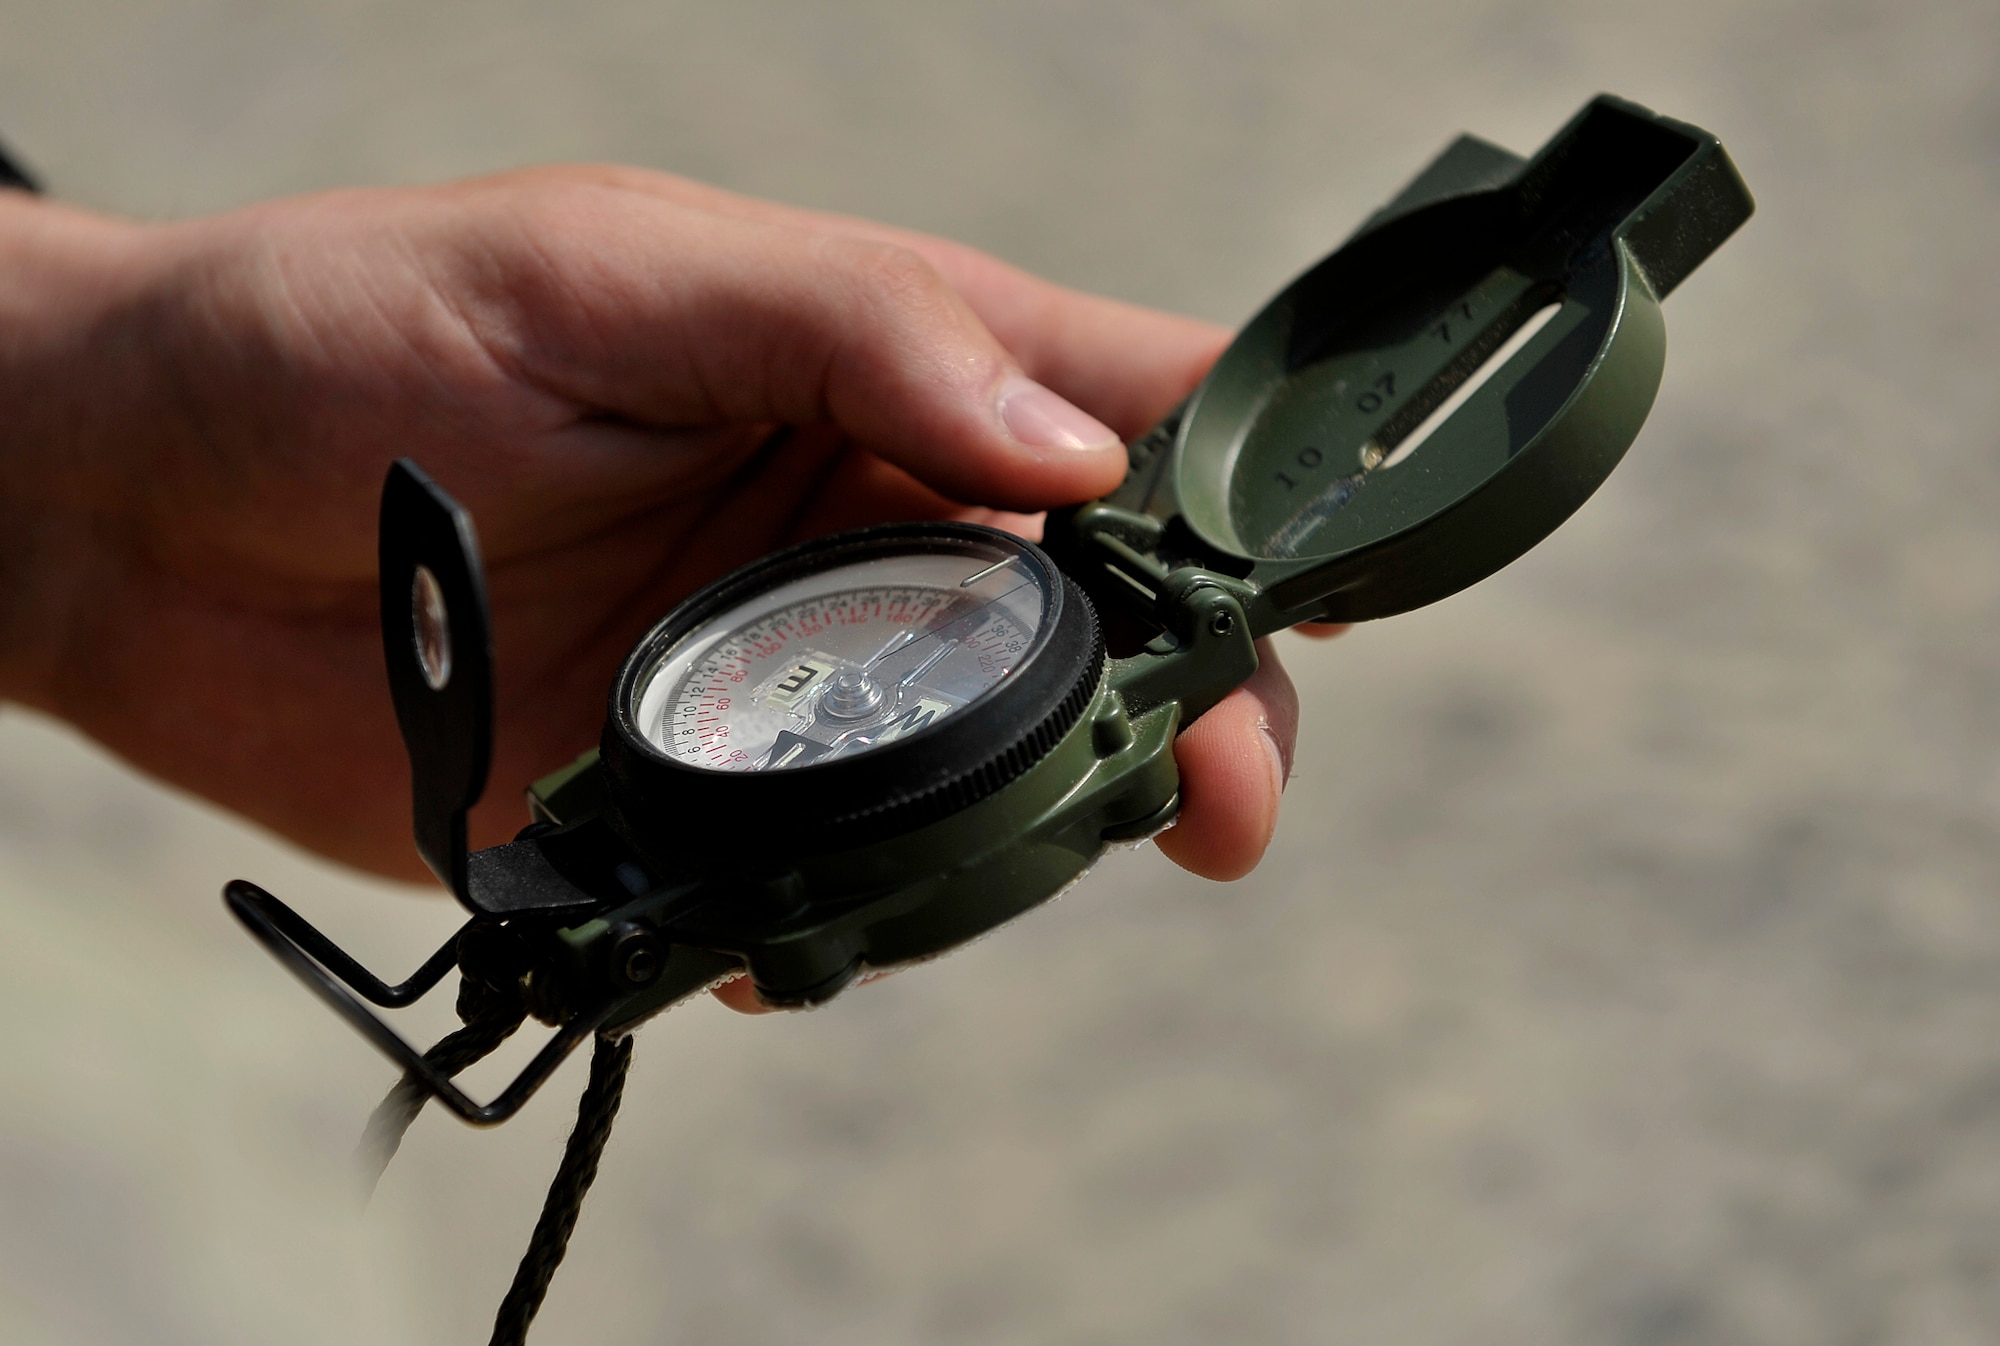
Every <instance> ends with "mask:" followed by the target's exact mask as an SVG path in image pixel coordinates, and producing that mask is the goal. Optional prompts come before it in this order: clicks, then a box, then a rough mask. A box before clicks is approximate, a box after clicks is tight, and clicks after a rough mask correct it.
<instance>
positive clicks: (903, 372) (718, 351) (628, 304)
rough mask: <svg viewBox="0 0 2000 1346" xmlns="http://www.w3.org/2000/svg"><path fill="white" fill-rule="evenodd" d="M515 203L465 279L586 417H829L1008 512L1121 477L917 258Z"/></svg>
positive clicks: (606, 208)
mask: <svg viewBox="0 0 2000 1346" xmlns="http://www.w3.org/2000/svg"><path fill="white" fill-rule="evenodd" d="M504 183H505V180H503V184H504ZM502 190H510V191H511V192H512V194H514V195H516V196H518V195H519V194H520V193H521V192H522V190H523V189H522V188H521V187H520V186H513V187H511V188H508V187H506V186H504V185H503V187H502ZM526 194H527V197H528V199H527V200H525V201H522V200H514V201H511V202H509V203H507V208H506V209H504V210H501V211H496V212H493V213H491V214H490V215H488V216H487V217H486V218H487V220H488V231H487V232H488V233H489V235H497V237H493V236H488V237H482V238H480V239H478V240H477V242H476V245H475V250H476V253H477V257H476V260H475V262H474V264H473V265H471V266H469V267H467V268H466V270H465V272H464V273H463V274H466V275H468V276H469V277H470V278H472V279H473V281H474V285H475V288H476V289H478V290H480V291H482V293H480V294H478V295H477V296H476V298H475V304H476V306H477V307H478V308H480V309H482V310H485V311H486V312H485V313H483V314H482V315H481V320H480V321H479V326H480V328H481V330H482V333H483V334H484V335H485V338H486V340H487V341H488V343H489V344H491V343H492V342H493V341H495V340H496V339H497V340H500V341H502V342H506V343H511V344H512V346H513V349H512V350H509V351H505V352H502V354H503V356H504V358H505V359H506V361H507V363H509V364H510V365H512V366H513V367H514V368H516V369H518V370H520V371H521V372H522V373H523V374H525V376H526V377H527V378H528V379H529V381H530V382H532V383H534V384H535V385H536V386H538V387H539V388H541V389H542V390H544V391H546V392H550V393H554V394H556V395H558V396H560V397H562V398H565V399H567V400H568V401H570V402H571V403H573V404H574V405H575V407H576V410H577V413H578V415H580V416H597V417H602V416H604V415H607V414H609V415H613V416H616V417H618V418H621V419H624V420H628V421H634V422H638V423H640V424H642V425H646V426H655V427H685V426H693V425H715V424H732V423H738V424H760V423H762V424H768V423H772V422H777V423H780V424H789V425H810V424H819V423H827V422H831V423H833V424H835V425H837V426H838V427H840V429H842V430H843V431H845V432H846V433H847V434H848V435H850V436H852V437H853V438H855V439H856V440H859V441H860V442H861V443H863V444H865V445H866V446H867V447H868V448H870V449H871V450H873V451H874V452H876V453H877V454H879V455H881V456H882V457H883V458H886V459H888V460H889V461H890V462H893V463H895V464H896V465H897V466H899V467H902V468H904V469H905V470H907V471H908V472H910V473H911V474H912V475H913V476H915V477H917V478H918V479H919V480H921V481H922V482H924V484H926V485H928V486H930V487H932V488H933V489H935V490H937V491H939V492H942V493H943V494H945V495H947V496H950V497H952V498H953V499H957V500H961V501H965V502H968V503H976V504H985V505H994V506H998V507H1001V508H1006V509H1015V510H1039V509H1044V508H1047V507H1048V506H1050V505H1055V504H1063V503H1068V502H1072V501H1077V500H1085V499H1089V498H1091V497H1092V496H1096V495H1101V494H1103V493H1104V492H1106V491H1108V490H1110V489H1112V488H1113V487H1115V486H1116V485H1117V484H1118V481H1119V480H1120V478H1121V477H1122V476H1123V474H1124V472H1125V467H1126V460H1125V455H1124V453H1123V452H1122V451H1121V450H1120V448H1119V443H1118V437H1117V435H1116V434H1115V433H1114V432H1113V431H1112V430H1111V429H1110V428H1109V427H1107V426H1105V425H1104V424H1102V423H1101V422H1099V421H1098V420H1097V419H1096V418H1095V417H1093V416H1091V415H1089V414H1088V413H1087V412H1085V411H1083V410H1081V409H1080V408H1078V407H1076V406H1074V405H1072V404H1071V403H1069V402H1068V401H1066V400H1064V399H1063V398H1062V397H1060V396H1058V395H1057V394H1056V393H1054V392H1052V391H1050V390H1049V389H1047V388H1045V387H1043V386H1042V385H1041V384H1039V383H1036V382H1034V381H1033V380H1031V379H1029V378H1028V377H1027V376H1026V375H1025V374H1024V373H1023V372H1022V371H1021V369H1020V367H1019V366H1018V364H1016V362H1015V361H1014V359H1013V357H1012V356H1011V355H1009V354H1008V352H1007V350H1006V349H1005V348H1004V347H1003V346H1001V344H1000V343H999V341H998V340H996V339H995V338H994V336H993V334H992V333H991V332H989V331H988V330H987V329H986V327H985V325H984V324H983V323H982V322H980V320H979V318H978V317H977V316H976V315H975V314H974V313H973V311H972V309H971V308H970V307H969V306H968V305H967V304H966V303H965V301H964V300H963V298H961V297H960V295H959V294H958V292H957V291H956V290H955V289H954V288H953V287H952V286H951V285H950V284H949V283H948V282H947V281H946V280H945V279H944V277H943V276H942V275H941V274H940V273H939V272H938V270H937V269H936V268H935V267H933V266H932V265H931V264H930V263H929V262H928V261H926V260H925V259H924V258H923V257H922V256H920V255H919V254H918V253H916V252H915V251H913V250H912V249H909V248H906V247H903V246H901V245H899V244H896V243H892V242H883V241H880V240H874V239H862V238H852V237H844V236H840V235H835V234H831V233H825V232H820V231H817V230H814V229H811V228H805V227H798V226H793V225H786V224H777V223H770V222H763V221H752V220H745V219H742V218H730V217H724V216H718V215H714V214H711V213H709V212H706V211H702V210H698V209H694V208H691V207H688V206H686V205H683V204H679V203H673V202H664V201H661V200H659V199H658V198H656V197H653V196H651V195H647V194H641V193H636V192H632V191H627V190H622V189H620V188H618V187H616V186H606V185H601V184H578V183H576V182H575V181H573V180H571V181H566V182H552V183H547V184H543V185H541V187H540V188H539V190H537V189H536V188H535V187H534V186H533V185H532V184H530V185H529V187H528V188H527V189H526ZM496 263H497V265H496ZM496 309H497V310H499V312H498V313H497V314H496V313H493V310H496ZM493 319H497V321H495V320H493Z"/></svg>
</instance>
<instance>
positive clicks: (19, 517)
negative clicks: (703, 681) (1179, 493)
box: [0, 168, 1297, 878]
mask: <svg viewBox="0 0 2000 1346" xmlns="http://www.w3.org/2000/svg"><path fill="white" fill-rule="evenodd" d="M0 276H4V277H5V279H4V280H0V286H4V288H0V539H4V541H0V585H4V588H0V594H4V598H0V694H4V695H5V696H7V697H9V698H11V699H15V700H19V701H23V702H26V703H28V704H32V705H35V706H38V707H41V708H43V709H45V710H48V711H50V712H52V713H54V714H56V715H58V716H61V717H62V718H64V719H67V720H69V721H70V722H72V723H73V724H75V725H77V726H78V727H79V728H81V729H83V730H84V731H85V732H87V733H89V734H90V735H92V736H93V737H95V738H97V739H98V740H99V741H100V742H102V743H104V744H105V745H107V746H108V747H110V748H111V749H112V750H114V751H116V752H118V753H119V754H121V755H122V756H124V757H125V758H127V759H128V760H130V761H131V762H133V763H134V764H136V765H138V766H139V767H141V768H142V769H144V770H147V771H149V772H151V773H152V774H154V775H156V776H159V777H161V778H162V779H164V780H167V781H170V782H172V783H174V784H176V785H180V786H183V787H185V788H187V789H190V790H193V791H195V792H196V793H199V794H201V795H205V796H207V797H208V798H210V799H213V800H215V801H217V802H219V803H221V804H223V805H225V806H227V807H229V808H231V809H234V810H236V811H237V812H240V813H242V814H245V815H247V816H249V817H251V818H253V819H255V820H257V821H259V822H261V823H263V824H264V825H266V826H268V827H270V828H272V829H273V830H275V831H277V832H279V833H281V834H283V835H285V836H287V837H290V838H292V839H293V840H295V841H297V842H299V843H301V844H303V845H305V846H308V847H310V848H312V849H314V850H317V851H320V852H322V853H324V854H326V855H329V856H332V857H334V858H336V859H340V860H343V861H346V862H348V863H350V864H354V865H357V866H360V867H362V868H365V869H370V870H373V871H376V872H379V873H383V874H389V875H394V876H397V877H405V878H414V877H420V876H421V875H422V873H423V871H422V868H421V865H420V863H419V862H418V860H417V858H416V855H415V853H414V850H413V848H412V846H411V843H410V839H409V804H408V788H407V779H408V777H407V768H406V766H405V762H404V757H403V752H402V748H401V745H400V743H399V740H398V738H397V735H396V730H395V722H394V717H393V714H392V712H391V709H390V704H389V699H388V696H387V695H386V692H387V686H386V676H385V674H384V672H383V668H382V661H381V652H380V648H379V633H378V626H377V618H376V579H375V538H374V523H375V509H376V500H377V496H378V492H379V490H380V484H381V480H382V477H383V474H384V472H385V470H386V468H387V466H388V464H389V462H390V461H391V460H392V459H394V458H397V457H402V456H407V457H410V458H413V459H415V460H416V461H417V462H419V463H420V464H421V465H422V466H423V467H424V468H425V470H426V471H427V472H429V473H430V474H431V475H432V476H434V477H435V478H436V479H437V480H438V481H439V482H440V483H441V484H442V485H444V486H445V487H446V488H447V489H448V490H450V491H451V492H452V493H453V494H454V495H456V496H457V497H458V498H459V500H460V501H462V502H463V503H464V504H465V505H466V507H467V508H468V509H469V510H470V511H471V513H472V514H473V516H474V518H475V519H476V520H477V522H478V527H479V532H480V541H481V547H482V550H483V552H484V556H485V560H486V565H487V568H488V575H489V582H490V591H491V601H492V612H493V633H494V642H495V653H496V689H495V691H496V696H495V712H496V715H495V719H496V737H495V750H494V756H493V779H494V780H495V782H496V783H497V784H498V785H499V786H500V788H499V789H497V790H493V791H489V794H488V797H487V798H486V799H485V800H484V801H483V802H482V803H481V804H480V806H479V807H478V809H477V810H475V812H474V815H473V817H472V819H471V834H472V841H473V844H474V845H490V844H494V843H496V842H498V841H501V840H504V839H506V838H507V837H508V836H511V835H512V833H513V832H514V830H515V829H516V828H517V827H518V825H519V823H520V821H521V818H522V811H521V807H520V805H519V803H518V802H517V799H516V797H515V796H514V794H513V792H512V788H513V787H514V785H515V784H516V783H523V782H526V781H527V780H529V779H531V778H532V777H534V776H537V775H539V774H542V773H543V772H546V771H548V770H550V769H551V768H553V767H555V766H557V765H560V764H562V763H564V762H567V761H569V760H570V759H571V758H573V757H574V756H575V755H576V753H578V752H579V751H581V750H582V749H584V748H587V747H588V746H590V745H591V744H592V743H593V742H594V741H595V738H596V735H597V729H598V726H599V723H600V719H601V716H602V713H603V708H602V701H603V696H604V688H605V687H606V685H607V684H608V683H609V681H610V677H611V674H612V672H613V671H614V670H615V668H616V666H617V664H618V662H619V660H620V658H621V657H622V655H623V654H624V652H625V650H626V649H627V648H628V647H629V646H630V644H631V643H632V641H633V640H634V639H636V638H637V636H638V635H639V634H640V633H641V632H642V631H643V630H644V629H646V628H647V627H648V626H649V625H650V624H651V623H652V622H653V621H654V620H655V619H656V618H658V616H659V615H660V614H662V613H664V612H665V611H666V610H667V609H668V608H670V607H671V606H673V604H674V603H675V602H677V601H678V600H679V599H681V598H682V597H684V596H685V595H687V594H688V593H689V592H691V591H692V590H693V589H695V588H697V587H698V586H700V585H702V584H704V583H706V582H708V581H709V580H711V579H714V578H716V577H717V576H719V575H721V574H723V573H725V572H727V571H728V570H730V569H732V568H734V567H736V566H738V565H740V564H742V563H743V562H746V561H749V560H751V559H754V558H755V557H757V556H758V555H760V554H762V553H765V552H767V551H770V550H772V549H774V548H777V547H780V546H783V545H786V544H787V543H790V542H793V541H796V540H800V539H803V538H806V537H810V536H813V535H816V534H820V533H825V532H829V531H833V530H835V529H840V528H847V527H854V526H859V525H861V524H866V523H872V522H878V521H882V520H887V519H899V518H960V519H973V520H978V521H982V522H988V523H994V524H997V525H999V526H1001V527H1009V528H1013V529H1015V530H1017V531H1032V529H1033V528H1034V527H1035V526H1036V524H1035V521H1034V520H1033V519H1032V518H1031V517H1027V516H1029V515H1031V514H1032V513H1033V512H1035V511H1039V510H1041V509H1044V508H1046V507H1048V506H1051V505H1057V504H1063V503H1069V502H1074V501H1079V500H1084V499H1089V498H1091V497H1093V496H1096V495H1099V494H1102V493H1104V492H1105V491H1108V490H1110V489H1111V488H1112V487H1113V486H1115V485H1116V484H1117V482H1118V480H1119V479H1120V477H1121V475H1122V473H1123V471H1124V465H1125V457H1124V454H1123V452H1122V450H1121V449H1120V448H1119V447H1118V443H1117V440H1118V438H1119V437H1120V436H1124V437H1131V436H1134V435H1137V434H1138V433H1140V432H1142V431H1143V430H1145V429H1146V428H1148V427H1149V426H1150V425H1151V424H1152V423H1153V422H1154V421H1155V420H1156V419H1157V418H1158V417H1159V416H1160V415H1161V414H1163V413H1164V412H1165V411H1166V410H1168V409H1169V408H1170V407H1171V406H1172V405H1173V404H1174V403H1175V402H1176V401H1177V400H1178V399H1179V398H1180V397H1181V396H1183V395H1184V394H1185V393H1186V392H1187V390H1188V389H1189V388H1190V387H1192V386H1193V384H1194V383H1195V382H1196V381H1197V380H1198V378H1199V377H1200V375H1201V374H1202V373H1203V372H1204V371H1205V370H1206V369H1207V367H1208V365H1209V363H1210V362H1211V361H1212V360H1213V358H1214V357H1215V355H1216V354H1217V353H1218V352H1219V350H1220V349H1221V347H1222V344H1223V342H1224V340H1225V338H1226V334H1225V333H1223V332H1221V331H1219V330H1217V329H1215V328H1212V327H1208V326H1205V325H1201V324H1197V323H1193V322H1189V321H1186V320H1183V319H1178V318H1172V317H1168V316H1165V315H1162V314H1157V313H1151V312H1146V311H1144V310H1140V309H1135V308H1131V307H1128V306H1125V305H1120V304H1115V303H1112V302H1109V301H1106V300H1101V299H1096V298H1092V297H1089V296H1085V295H1081V294H1077V293H1074V292H1070V291H1065V290H1062V289H1059V288H1057V287H1054V286H1051V285H1048V284H1046V283H1044V282H1041V281H1039V280H1036V279H1034V278H1032V277H1029V276H1027V275H1024V274H1023V273H1021V272H1019V271H1016V270H1014V269H1012V268H1009V267H1007V266H1004V265H1002V264H1000V263H998V262H996V261H994V260H992V259H991V258H988V257H985V256H983V255H981V254H979V253H976V252H974V251H972V250H970V249H966V248H963V247H959V246H956V245H952V244H949V243H945V242H942V241H939V240H935V239H930V238H925V237H922V236H918V235H913V234H908V233H902V232H898V231H894V230H889V229H884V228H881V227H878V226H873V225H867V224H863V223H860V222H857V221H852V220H846V219H839V218H834V217H829V216H823V215H816V214H812V213H808V212H803V211H796V210H790V209H786V208H782V207H777V206H772V205H767V204H763V203H758V202H754V201H749V200H746V199H744V198H739V197H734V196H730V195H728V194H725V193H721V192H717V191H713V190H710V189H707V188H703V187H699V186H697V185H695V184H692V183H687V182H684V181H680V180H678V179H674V178H669V177H664V176H661V175H657V174H650V173H641V172H637V171H631V170H621V169H609V168H561V169H545V170H537V171H532V172H525V173H517V174H510V175H506V176H501V177H495V178H488V179H482V180H477V181H472V182H466V183H460V184H455V185H450V186H444V187H437V188H428V189H420V190H394V191H353V192H338V193H330V194H326V195H321V196H311V197H303V198H297V199H292V200H284V201H278V202H274V203H270V204H267V205H261V206H257V207H253V208H251V209H248V210H244V211H239V212H236V213H233V214H228V215H222V216H217V217H213V218H208V219H201V220H196V221H192V222H188V223H182V224H172V225H164V226H145V225H136V224H130V223H124V222H119V221H114V220H109V219H105V218H102V217H97V216H92V215H87V214H84V213H81V212H77V211H74V210H70V209H67V208H65V207H61V206H58V205H54V204H50V203H46V202H37V201H34V200H31V199H28V198H25V197H23V198H18V199H8V200H5V201H0ZM1030 380H1035V382H1031V381H1030ZM1051 390H1053V391H1051ZM1078 407H1085V408H1088V409H1089V412H1090V414H1088V415H1086V414H1084V412H1082V411H1079V410H1078V409H1077V408H1078ZM779 426H790V427H795V428H796V433H793V434H792V435H790V436H789V437H786V438H783V439H782V442H779V441H777V440H774V439H773V437H772V435H771V432H772V430H773V429H774V428H776V427H779ZM1296 720H1297V702H1296V698H1295V696H1294V694H1293V691H1292V688H1291V685H1290V682H1289V681H1288V680H1287V679H1286V677H1285V675H1284V672H1283V670H1282V669H1281V668H1280V667H1279V665H1278V661H1277V659H1276V658H1275V657H1274V656H1273V654H1272V653H1271V651H1270V649H1269V647H1268V645H1267V646H1266V647H1265V649H1264V652H1263V666H1262V668H1260V670H1259V671H1258V673H1257V674H1256V675H1255V676H1254V677H1253V678H1251V679H1250V681H1249V682H1248V683H1246V684H1245V686H1243V687H1242V688H1240V689H1238V690H1237V691H1236V692H1235V693H1234V694H1233V695H1232V696H1230V697H1229V698H1228V699H1227V700H1225V701H1224V702H1223V703H1222V704H1221V705H1219V706H1217V707H1216V708H1214V709H1213V710H1211V711H1210V712H1209V713H1208V714H1207V715H1206V716H1204V717H1203V718H1202V719H1201V720H1200V721H1199V722H1198V723H1197V724H1196V725H1194V726H1193V727H1192V728H1190V729H1189V730H1187V731H1186V732H1185V733H1183V734H1182V735H1181V737H1180V739H1179V741H1178V743H1177V745H1176V757H1177V759H1178V761H1179V765H1180V769H1181V773H1182V789H1183V809H1182V813H1181V820H1180V822H1179V824H1178V825H1177V826H1176V827H1175V828H1174V829H1173V830H1171V831H1169V832H1167V833H1165V834H1164V835H1163V836H1162V837H1161V838H1160V846H1161V849H1162V850H1163V851H1165V852H1166V853H1167V854H1168V855H1169V856H1171V857H1172V858H1173V859H1174V860H1176V861H1177V862H1178V863H1180V864H1182V865H1184V866H1186V867H1187V868H1189V869H1191V870H1193V871H1195V872H1197V873H1200V874H1205V875H1209V876H1211V877H1216V878H1233V877H1236V876H1238V875H1240V874H1242V873H1245V872H1247V871H1248V870H1249V869H1250V868H1251V867H1252V866H1253V865H1254V864H1255V863H1256V861H1257V859H1258V858H1259V856H1260V855H1261V854H1262V852H1263V850H1264V847H1265V845H1266V843H1267V841H1268V839H1269V837H1270V834H1271V830H1272V828H1273V826H1274V825H1275V821H1276V817H1277V811H1278V802H1279V794H1280V792H1281V790H1282V788H1283V783H1284V778H1285V775H1286V772H1287V769H1288V763H1289V760H1290V754H1291V747H1292V740H1293V735H1294V732H1295V729H1296Z"/></svg>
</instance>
